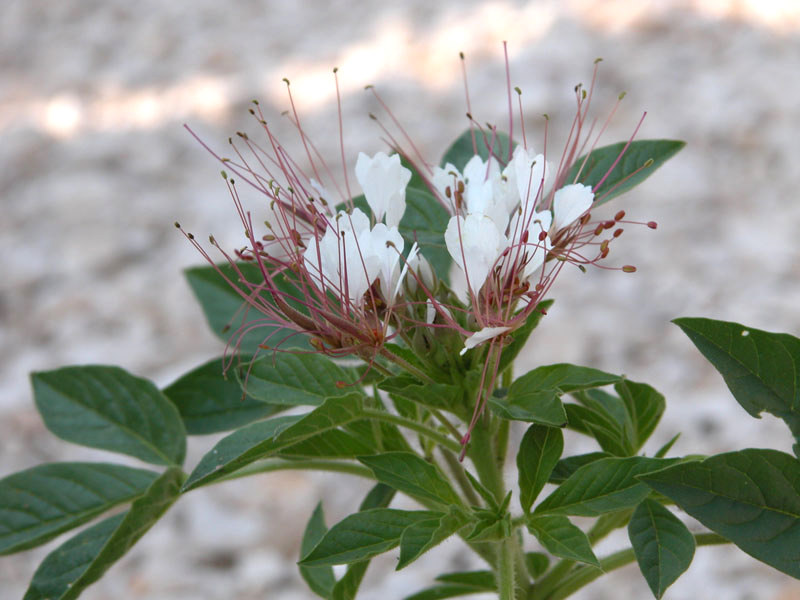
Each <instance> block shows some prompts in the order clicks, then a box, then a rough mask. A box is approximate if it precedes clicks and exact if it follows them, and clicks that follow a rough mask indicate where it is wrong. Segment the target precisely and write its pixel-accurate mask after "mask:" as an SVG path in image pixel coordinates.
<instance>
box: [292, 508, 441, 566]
mask: <svg viewBox="0 0 800 600" xmlns="http://www.w3.org/2000/svg"><path fill="white" fill-rule="evenodd" d="M442 516H443V513H440V512H434V511H429V510H399V509H393V508H374V509H370V510H364V511H361V512H357V513H355V514H352V515H350V516H348V517H345V518H344V519H343V520H342V521H339V523H337V524H336V525H334V526H333V527H331V528H330V530H328V532H327V533H326V534H325V536H324V537H323V538H322V540H320V542H319V544H317V545H316V547H315V548H314V549H313V550H312V551H311V552H310V553H309V554H308V555H307V556H305V557H304V558H303V560H301V561H300V564H302V565H306V566H310V567H313V566H325V565H342V564H348V563H354V562H358V561H361V560H364V559H367V558H372V557H373V556H377V555H378V554H382V553H384V552H386V551H387V550H391V549H392V548H394V547H396V546H397V545H398V544H399V543H400V538H401V537H402V535H403V532H404V531H405V530H406V528H408V527H410V526H411V525H414V524H415V523H419V522H420V521H428V520H431V519H438V518H441V517H442Z"/></svg>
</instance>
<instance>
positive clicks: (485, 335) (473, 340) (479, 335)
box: [459, 327, 511, 355]
mask: <svg viewBox="0 0 800 600" xmlns="http://www.w3.org/2000/svg"><path fill="white" fill-rule="evenodd" d="M509 329H511V327H484V328H483V329H481V330H480V331H476V332H475V333H473V334H472V335H471V336H469V337H468V338H467V339H466V340H464V348H463V349H462V350H461V352H460V353H459V354H462V355H463V354H464V353H465V352H466V351H467V350H469V349H470V348H474V347H475V346H477V345H478V344H482V343H483V342H485V341H487V340H490V339H492V338H494V337H497V336H498V335H500V334H501V333H505V332H506V331H508V330H509Z"/></svg>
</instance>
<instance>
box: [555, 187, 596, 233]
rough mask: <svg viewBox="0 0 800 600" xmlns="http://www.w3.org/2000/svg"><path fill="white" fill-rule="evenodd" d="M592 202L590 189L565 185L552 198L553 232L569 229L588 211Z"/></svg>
mask: <svg viewBox="0 0 800 600" xmlns="http://www.w3.org/2000/svg"><path fill="white" fill-rule="evenodd" d="M593 201H594V194H593V193H592V188H590V187H589V186H588V185H583V184H582V183H573V184H570V185H565V186H564V187H563V188H561V189H560V190H558V191H557V192H556V193H555V197H554V198H553V231H554V232H556V231H558V230H559V229H563V228H564V227H569V226H570V225H572V223H574V222H575V221H576V220H577V219H578V218H580V217H581V216H583V214H584V213H585V212H586V211H587V210H589V209H590V208H591V206H592V202H593Z"/></svg>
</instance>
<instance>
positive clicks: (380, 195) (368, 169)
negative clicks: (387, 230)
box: [356, 152, 411, 227]
mask: <svg viewBox="0 0 800 600" xmlns="http://www.w3.org/2000/svg"><path fill="white" fill-rule="evenodd" d="M356 179H358V183H360V184H361V188H362V189H363V190H364V197H365V198H366V199H367V204H369V207H370V208H371V209H372V213H373V214H374V215H375V220H377V221H381V220H382V219H383V217H384V215H386V225H388V226H389V227H397V226H398V225H400V219H402V218H403V213H404V212H405V210H406V186H407V185H408V182H409V181H410V180H411V171H409V170H408V169H406V168H405V167H404V166H403V165H402V164H400V155H398V154H392V155H391V156H387V155H386V154H385V153H383V152H378V153H377V154H376V155H375V156H374V157H372V158H370V157H369V156H367V155H366V154H364V153H363V152H359V154H358V161H356Z"/></svg>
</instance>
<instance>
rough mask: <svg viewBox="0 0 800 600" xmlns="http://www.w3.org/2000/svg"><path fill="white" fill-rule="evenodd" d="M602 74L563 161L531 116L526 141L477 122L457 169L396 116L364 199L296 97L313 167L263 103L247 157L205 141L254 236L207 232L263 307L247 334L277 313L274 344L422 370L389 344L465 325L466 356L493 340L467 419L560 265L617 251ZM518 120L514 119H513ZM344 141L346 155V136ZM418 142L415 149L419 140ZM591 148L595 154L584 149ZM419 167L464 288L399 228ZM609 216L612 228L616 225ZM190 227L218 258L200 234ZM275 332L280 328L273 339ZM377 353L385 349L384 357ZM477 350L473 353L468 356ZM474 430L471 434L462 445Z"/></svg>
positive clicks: (236, 279) (244, 147)
mask: <svg viewBox="0 0 800 600" xmlns="http://www.w3.org/2000/svg"><path fill="white" fill-rule="evenodd" d="M595 73H596V71H595ZM337 85H338V84H337ZM593 85H594V78H593V80H592V86H591V87H590V89H589V90H588V93H587V91H586V90H584V89H583V88H582V87H581V86H577V87H576V89H575V92H576V100H577V111H576V116H575V120H574V122H573V127H572V130H571V132H570V135H569V137H568V140H567V142H566V144H565V147H564V150H563V152H562V153H561V155H560V159H559V161H558V163H557V164H551V162H550V161H548V160H547V158H546V153H547V149H546V147H545V148H543V152H541V153H536V152H535V151H534V150H533V148H532V147H531V146H529V145H528V143H527V138H526V136H525V131H524V126H523V128H522V143H521V144H519V145H517V146H516V147H514V143H513V141H512V138H511V137H510V136H508V137H506V136H504V135H503V134H500V133H498V131H497V130H496V128H495V127H493V126H489V127H488V128H483V127H479V126H477V125H476V124H475V123H474V121H471V130H470V137H471V140H472V146H473V156H471V158H467V159H466V160H463V162H461V161H458V162H459V163H460V164H459V166H457V165H454V164H452V163H451V162H445V164H444V166H443V167H438V166H432V165H429V164H428V163H426V162H425V161H424V160H422V159H421V158H417V159H414V158H412V153H411V152H407V151H406V150H405V149H404V148H403V146H402V145H401V144H400V143H398V142H397V141H396V140H395V138H394V137H393V136H392V135H391V134H390V133H389V132H388V131H387V130H386V129H385V128H384V131H385V132H386V133H387V135H388V137H389V139H390V140H391V144H390V145H391V146H392V149H393V150H394V151H395V153H393V154H390V155H387V154H386V153H384V152H378V153H377V154H375V155H374V156H372V157H370V156H367V155H366V154H364V153H360V154H359V155H358V160H357V162H356V164H355V176H356V180H357V181H358V183H359V185H360V186H361V189H362V190H363V198H361V197H357V196H354V194H353V193H352V192H351V190H350V186H349V179H348V173H347V169H346V168H345V169H344V173H343V175H344V178H343V179H344V182H345V184H344V189H342V188H341V187H340V186H339V184H338V183H337V182H336V180H335V178H333V177H332V176H331V170H330V168H329V167H328V165H327V164H326V163H325V162H324V161H323V160H322V159H321V158H320V153H319V152H318V151H317V150H316V148H315V147H314V146H313V144H312V143H311V142H310V140H309V139H308V137H307V135H306V134H305V132H304V131H303V129H302V127H301V125H300V119H299V116H298V115H297V113H296V111H294V109H293V110H292V112H291V113H290V119H292V122H293V124H294V125H295V127H296V128H297V130H298V132H299V135H300V138H301V141H302V143H303V147H304V148H305V151H306V157H305V158H306V159H307V163H308V167H301V164H300V162H299V161H297V160H295V159H293V158H292V157H291V154H290V153H289V152H288V151H287V150H286V148H285V147H284V146H283V145H282V144H281V142H279V141H278V139H277V138H276V137H275V136H274V135H273V132H272V130H271V129H270V127H269V126H268V125H267V122H266V120H265V119H264V116H263V114H262V112H261V109H260V107H259V106H258V104H257V103H256V106H255V108H254V109H252V110H251V113H252V114H253V115H254V116H255V117H256V118H257V120H258V122H259V124H260V125H261V127H262V129H263V132H264V134H265V137H266V140H267V143H266V144H263V145H262V144H259V143H257V142H255V141H253V140H251V138H250V137H249V136H248V135H247V134H244V133H239V134H237V142H236V143H234V141H233V140H230V142H231V147H232V148H233V151H234V153H235V156H236V158H226V157H222V156H219V155H217V154H215V153H213V151H211V150H210V149H209V151H211V152H212V154H214V156H216V157H217V158H218V159H219V160H220V161H222V162H223V163H224V165H225V168H226V171H223V176H224V178H225V180H226V182H227V185H228V188H229V191H230V193H231V196H232V198H233V201H234V203H235V205H236V207H237V210H238V213H239V216H240V218H241V220H242V224H243V225H244V228H245V232H246V235H247V238H248V244H247V246H246V247H244V248H241V249H239V250H236V251H235V252H234V253H233V255H230V254H228V253H227V252H225V251H224V250H222V248H221V247H220V246H219V244H217V242H216V240H214V238H213V237H212V238H211V243H212V244H213V245H214V246H215V247H217V248H218V249H219V250H220V251H222V252H223V255H224V256H225V258H226V259H227V260H228V262H229V263H230V268H231V269H232V270H233V273H234V276H233V277H230V276H229V275H228V274H227V273H226V272H225V271H223V270H222V269H220V270H219V273H220V275H221V276H223V277H224V278H226V280H227V281H228V283H229V284H230V285H231V286H232V287H233V288H234V289H235V290H236V291H237V292H238V293H239V294H240V295H241V297H242V298H243V300H244V301H245V303H246V305H247V306H248V307H250V308H253V309H255V310H256V311H257V312H258V313H259V316H258V317H257V318H255V319H245V320H244V321H243V325H242V327H241V328H239V330H238V334H239V338H238V339H239V340H241V338H242V336H243V335H244V334H246V333H248V332H250V331H251V330H253V329H255V328H257V327H260V326H270V327H272V329H271V333H270V334H269V336H267V337H266V339H265V340H264V342H263V344H262V346H261V347H262V348H276V349H280V348H281V347H282V346H284V345H286V346H290V344H287V342H288V341H289V340H290V339H291V338H292V337H293V336H295V335H297V334H303V335H307V336H309V337H310V343H311V346H312V347H313V348H314V349H315V350H316V351H319V352H323V353H326V354H329V355H332V356H344V355H355V356H358V357H360V358H362V359H364V360H365V361H367V362H368V363H369V364H370V365H371V366H373V367H379V368H382V369H386V367H385V366H382V365H384V364H385V362H386V361H389V362H395V363H397V364H399V365H400V366H401V367H402V368H404V369H406V370H407V371H408V370H411V371H412V372H415V373H416V374H418V375H419V374H420V373H419V370H418V369H416V368H414V367H413V366H412V365H410V364H409V363H408V362H407V361H405V360H404V359H402V358H401V357H400V356H398V354H397V353H396V352H394V351H392V350H391V349H390V348H388V347H387V342H389V341H391V340H395V339H397V340H398V341H400V343H401V344H405V345H407V346H413V340H414V339H419V337H420V335H423V337H425V339H426V340H427V342H426V343H427V344H428V346H427V347H435V346H436V345H438V344H441V343H442V341H443V340H444V339H445V338H446V336H449V338H447V339H452V335H453V334H452V332H456V333H457V335H458V336H460V339H461V345H460V347H459V348H457V349H458V350H460V353H461V355H464V354H465V353H467V351H468V350H470V349H473V348H477V347H479V346H485V347H486V351H485V352H483V353H482V354H481V355H480V356H482V357H483V358H482V359H480V360H482V361H483V370H482V375H481V384H480V388H479V389H480V391H479V397H478V399H477V401H476V403H475V409H474V413H473V418H472V422H471V424H470V430H471V429H472V427H473V426H474V425H475V422H476V419H477V418H478V417H479V415H480V414H481V412H482V409H483V406H484V404H485V402H486V399H487V394H488V390H491V389H494V387H495V380H496V377H497V375H498V372H497V371H498V366H499V364H500V355H501V353H502V350H503V347H504V345H505V344H506V342H507V340H508V339H509V337H510V336H511V335H512V334H513V332H514V331H515V330H516V329H517V328H519V327H520V326H522V325H523V324H524V323H525V322H526V321H527V319H528V318H529V317H530V316H531V314H532V313H533V312H534V311H536V310H537V307H538V306H539V303H540V302H541V301H542V300H543V297H544V295H545V294H546V293H547V292H548V290H549V289H550V286H551V285H552V284H553V281H554V280H555V278H556V276H557V275H558V273H559V272H560V270H561V269H562V268H563V267H564V265H565V264H576V265H578V266H579V267H580V268H581V269H583V268H584V265H586V264H597V263H598V262H599V261H601V260H602V259H604V258H605V257H606V256H607V255H608V252H609V243H610V242H611V241H612V240H613V239H615V238H616V237H619V235H620V234H621V233H622V228H621V227H618V224H619V223H622V222H623V221H622V219H623V217H624V216H625V215H624V212H623V211H620V212H619V213H617V215H616V216H615V217H614V219H613V220H610V221H592V217H591V214H590V210H592V207H593V206H594V205H595V203H596V201H597V198H596V193H597V190H598V188H599V187H600V186H601V185H602V183H603V181H604V180H605V178H606V177H608V175H609V173H610V172H611V171H612V170H613V169H614V166H615V165H616V163H617V162H618V161H619V158H620V157H621V156H622V154H624V152H625V150H626V149H627V145H626V146H625V148H623V149H622V150H621V151H620V153H619V156H618V157H617V161H616V162H615V163H614V165H612V166H611V168H610V169H609V170H608V172H607V173H606V174H605V176H604V177H603V178H602V179H601V180H600V181H599V182H598V183H595V185H594V186H590V185H585V184H584V183H582V182H581V180H580V178H579V176H580V174H581V172H582V170H583V168H584V166H585V163H586V160H587V159H588V156H589V154H590V153H591V152H592V150H593V149H594V147H595V144H596V142H597V138H598V137H599V135H598V136H596V137H595V138H594V139H593V141H592V140H590V139H589V137H588V136H587V135H584V134H583V129H584V123H585V120H586V118H587V112H588V108H589V103H590V101H591V96H592V89H593ZM287 86H288V81H287ZM289 90H290V91H289V98H290V101H291V89H290V88H289ZM373 93H375V95H376V98H377V99H378V100H379V102H380V103H381V104H382V105H383V106H384V108H386V105H385V104H384V103H383V101H382V100H381V99H380V97H379V96H378V95H377V93H376V92H374V90H373ZM510 98H511V90H510V88H509V100H510ZM292 106H293V107H294V104H293V103H292ZM615 110H616V109H615ZM387 111H388V108H387ZM340 114H341V113H340ZM389 114H390V116H391V118H392V121H393V122H394V123H397V120H396V119H395V118H394V116H393V115H391V113H389ZM612 114H613V112H612ZM520 121H521V107H520ZM340 123H341V117H340ZM512 126H513V119H512V118H511V116H510V120H509V131H511V129H512ZM603 129H605V127H603ZM637 129H638V127H637ZM401 131H402V130H401ZM600 133H602V130H601V132H600ZM403 135H404V136H405V137H406V139H408V136H407V135H405V132H403ZM634 135H635V132H634ZM195 137H196V136H195ZM200 143H201V144H202V143H203V142H202V141H201V142H200ZM630 143H631V142H630V140H629V142H628V145H629V144H630ZM203 145H204V146H205V144H203ZM341 147H342V164H343V165H345V164H346V162H347V161H346V157H345V152H344V144H343V143H342V144H341ZM206 148H207V149H208V147H207V146H206ZM584 153H585V154H584ZM413 154H415V155H416V156H417V157H419V153H418V152H416V149H414V153H413ZM581 154H584V156H585V158H583V159H578V158H577V157H578V156H579V155H581ZM401 158H402V160H401ZM462 158H463V157H462ZM581 161H583V162H581ZM404 162H405V164H407V165H408V166H410V167H411V169H409V168H407V167H406V166H404ZM412 169H413V171H412ZM228 171H231V172H232V173H233V174H235V175H236V178H238V179H241V180H242V181H244V182H246V183H247V184H248V185H249V186H250V187H251V188H253V189H255V190H256V191H257V192H259V193H261V194H263V195H264V196H265V197H266V199H267V202H266V203H265V206H263V207H262V210H263V214H264V215H265V216H266V220H265V221H264V226H265V227H266V233H264V234H263V235H259V234H257V233H256V230H257V228H256V227H255V225H254V223H253V217H252V214H251V213H250V212H249V211H247V210H245V208H244V205H243V203H242V200H241V198H240V195H239V191H238V188H237V184H236V182H235V180H234V178H233V177H229V176H228V173H227V172H228ZM414 173H416V174H417V175H418V176H419V177H418V179H419V180H420V181H423V182H424V184H425V185H426V186H427V188H428V189H427V190H423V191H422V192H419V190H417V192H416V193H423V194H424V195H425V197H426V198H428V199H429V201H430V202H431V203H436V202H438V203H439V205H440V206H441V207H443V208H444V210H446V211H447V215H448V217H447V224H446V227H443V231H441V232H440V235H441V242H440V243H439V246H440V247H441V246H444V247H445V248H446V249H447V253H448V254H449V257H450V258H451V259H452V262H453V263H454V264H455V265H456V268H457V269H459V270H460V271H461V272H462V273H463V276H464V279H465V280H466V289H465V292H464V294H462V295H461V300H458V299H457V297H458V294H456V293H454V292H453V291H452V290H451V289H450V288H448V287H447V286H446V285H445V284H444V283H443V280H446V274H445V273H438V274H433V273H432V272H431V266H430V264H429V262H428V260H426V256H425V254H426V251H425V249H424V248H420V246H419V245H418V244H417V243H416V242H414V241H413V240H415V239H416V232H415V231H414V230H413V229H411V230H408V229H404V228H403V225H402V221H403V217H404V215H405V213H406V193H407V187H408V185H409V182H410V181H411V179H412V175H414ZM326 181H327V183H325V182H326ZM416 185H419V184H416ZM330 190H335V192H332V191H330ZM650 225H651V226H654V224H650ZM610 229H614V231H613V233H610V234H609V235H606V232H607V231H608V230H610ZM187 236H188V237H189V238H190V239H192V241H193V242H194V243H195V245H196V246H197V247H198V249H200V251H201V252H203V253H204V255H205V256H206V258H207V259H208V260H209V261H210V262H211V263H212V264H214V261H213V260H212V258H211V257H210V256H209V255H208V254H206V253H205V251H204V250H203V249H202V247H201V246H200V244H199V243H197V242H196V241H195V240H194V237H193V236H191V234H187ZM409 246H410V247H409ZM240 261H247V262H250V263H253V264H255V265H257V266H258V269H259V273H260V277H259V278H258V280H256V281H253V280H252V279H248V278H247V277H245V275H244V273H243V272H242V270H241V268H240V266H239V262H240ZM622 270H624V271H632V270H634V269H633V268H632V267H629V266H626V267H623V268H622ZM276 325H277V326H278V327H277V328H276V327H275V326H276ZM420 331H422V332H423V333H422V334H420ZM448 331H449V332H450V333H447V332H448ZM281 332H283V333H281ZM276 335H282V337H280V338H279V339H273V337H274V336H276ZM417 350H419V349H418V348H417ZM379 357H381V358H382V359H385V360H383V362H380V361H378V358H379ZM476 358H477V357H476ZM465 360H467V359H465ZM422 362H425V361H424V360H423V361H422ZM468 362H469V364H470V365H474V364H475V361H474V360H472V359H470V360H469V361H468ZM466 364H467V363H465V365H466ZM463 368H465V369H466V368H471V367H469V366H464V367H463ZM388 372H389V371H387V373H388ZM422 377H425V374H424V373H422ZM468 439H469V436H468V435H467V436H466V437H465V438H464V443H466V441H468Z"/></svg>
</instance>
